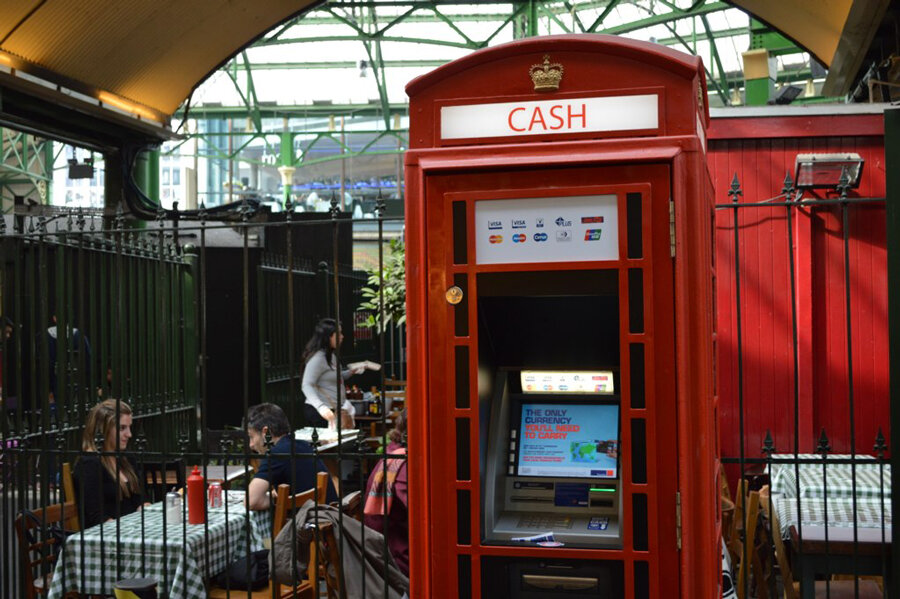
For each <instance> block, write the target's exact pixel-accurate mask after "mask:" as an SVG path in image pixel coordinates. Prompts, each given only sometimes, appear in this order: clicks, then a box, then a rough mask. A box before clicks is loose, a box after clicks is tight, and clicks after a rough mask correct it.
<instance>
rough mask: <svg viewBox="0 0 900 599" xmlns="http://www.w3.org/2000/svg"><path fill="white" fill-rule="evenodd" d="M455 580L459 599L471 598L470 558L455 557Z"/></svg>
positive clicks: (463, 556)
mask: <svg viewBox="0 0 900 599" xmlns="http://www.w3.org/2000/svg"><path fill="white" fill-rule="evenodd" d="M456 561H457V567H456V579H457V581H458V582H457V587H458V590H459V595H458V596H459V598H460V599H470V598H471V597H472V558H471V557H469V556H468V555H457V556H456Z"/></svg>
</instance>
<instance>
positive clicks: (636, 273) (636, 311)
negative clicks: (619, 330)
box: [628, 268, 644, 333]
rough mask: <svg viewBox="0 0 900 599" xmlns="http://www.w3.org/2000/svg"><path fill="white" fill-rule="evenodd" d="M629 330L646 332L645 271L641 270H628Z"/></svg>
mask: <svg viewBox="0 0 900 599" xmlns="http://www.w3.org/2000/svg"><path fill="white" fill-rule="evenodd" d="M628 329H629V330H630V331H631V332H632V333H643V332H644V271H642V270H641V269H640V268H629V269H628Z"/></svg>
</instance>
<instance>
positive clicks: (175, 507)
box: [166, 492, 181, 524]
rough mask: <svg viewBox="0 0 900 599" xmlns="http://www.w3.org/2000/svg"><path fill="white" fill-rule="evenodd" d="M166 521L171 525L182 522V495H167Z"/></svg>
mask: <svg viewBox="0 0 900 599" xmlns="http://www.w3.org/2000/svg"><path fill="white" fill-rule="evenodd" d="M166 521H167V522H168V523H169V524H174V523H176V522H181V495H179V494H178V493H174V492H173V493H166Z"/></svg>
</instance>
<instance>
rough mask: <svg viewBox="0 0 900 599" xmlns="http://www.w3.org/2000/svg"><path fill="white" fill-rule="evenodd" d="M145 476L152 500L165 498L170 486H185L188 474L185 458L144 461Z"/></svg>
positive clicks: (148, 492) (180, 487) (148, 493)
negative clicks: (165, 460) (166, 460)
mask: <svg viewBox="0 0 900 599" xmlns="http://www.w3.org/2000/svg"><path fill="white" fill-rule="evenodd" d="M142 466H143V469H144V477H145V479H146V480H145V483H146V490H147V496H148V497H149V499H150V501H151V502H156V501H162V500H163V499H165V496H166V491H168V490H169V489H170V488H172V487H173V486H174V487H177V488H179V489H183V488H185V484H186V482H187V474H186V473H185V466H184V460H182V459H178V460H170V461H168V462H165V463H163V462H144V463H143V464H142Z"/></svg>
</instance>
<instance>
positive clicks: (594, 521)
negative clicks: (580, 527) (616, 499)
mask: <svg viewBox="0 0 900 599" xmlns="http://www.w3.org/2000/svg"><path fill="white" fill-rule="evenodd" d="M607 526H609V518H606V517H598V516H594V517H593V518H591V521H590V522H588V530H606V527H607Z"/></svg>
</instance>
